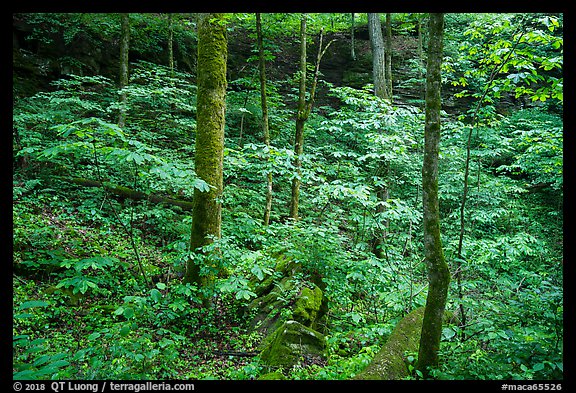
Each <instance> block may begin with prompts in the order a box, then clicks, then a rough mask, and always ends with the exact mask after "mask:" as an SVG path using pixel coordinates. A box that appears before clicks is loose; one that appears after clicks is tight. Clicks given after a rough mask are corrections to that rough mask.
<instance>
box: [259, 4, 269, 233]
mask: <svg viewBox="0 0 576 393" xmlns="http://www.w3.org/2000/svg"><path fill="white" fill-rule="evenodd" d="M256 36H257V41H258V68H259V69H260V103H261V106H262V133H263V136H264V143H265V144H266V146H268V148H270V131H269V128H268V104H267V100H266V62H265V60H264V43H263V42H262V20H261V17H260V13H258V12H257V13H256ZM268 156H270V150H268ZM271 212H272V172H271V171H270V172H268V174H267V175H266V206H265V208H264V225H268V224H269V223H270V213H271Z"/></svg>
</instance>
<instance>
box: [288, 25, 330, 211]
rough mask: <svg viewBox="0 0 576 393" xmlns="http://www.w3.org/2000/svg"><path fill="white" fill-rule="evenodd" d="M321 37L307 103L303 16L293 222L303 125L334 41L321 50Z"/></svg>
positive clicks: (297, 194) (300, 165) (322, 35)
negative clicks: (328, 51)
mask: <svg viewBox="0 0 576 393" xmlns="http://www.w3.org/2000/svg"><path fill="white" fill-rule="evenodd" d="M323 37H324V29H321V30H320V42H319V43H318V55H317V57H316V66H315V67H314V77H313V79H312V86H311V87H310V97H309V98H308V101H306V14H303V15H302V20H301V23H300V39H301V46H300V89H299V95H298V113H297V116H296V135H295V137H294V155H295V157H294V168H295V172H296V173H295V176H294V179H293V180H292V198H291V200H290V218H292V219H294V220H297V219H298V204H299V201H300V182H301V181H300V175H301V171H300V168H301V167H302V159H301V155H302V153H303V151H304V124H305V123H306V120H308V117H309V116H310V112H312V106H313V105H314V96H315V94H316V85H317V83H318V74H319V73H320V61H321V60H322V57H323V56H324V53H326V51H327V50H328V48H329V47H330V44H332V42H334V40H332V41H330V42H329V43H328V44H327V45H326V46H325V47H324V48H322V39H323Z"/></svg>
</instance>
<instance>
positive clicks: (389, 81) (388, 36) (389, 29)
mask: <svg viewBox="0 0 576 393" xmlns="http://www.w3.org/2000/svg"><path fill="white" fill-rule="evenodd" d="M385 55H386V56H385V59H386V95H387V96H388V99H389V100H390V102H392V97H393V94H392V15H391V14H390V13H387V14H386V47H385Z"/></svg>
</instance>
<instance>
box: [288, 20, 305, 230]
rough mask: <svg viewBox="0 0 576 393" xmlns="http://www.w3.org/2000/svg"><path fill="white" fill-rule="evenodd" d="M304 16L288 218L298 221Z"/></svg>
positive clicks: (303, 94) (302, 110) (303, 90)
mask: <svg viewBox="0 0 576 393" xmlns="http://www.w3.org/2000/svg"><path fill="white" fill-rule="evenodd" d="M306 118H307V116H306V14H303V15H302V18H301V20H300V88H299V89H298V113H297V114H296V134H295V136H294V155H295V156H294V169H295V174H294V179H292V198H291V200H290V218H292V219H294V220H297V219H298V204H299V200H300V175H301V171H300V168H301V166H302V161H301V155H302V152H303V151H304V123H305V122H306Z"/></svg>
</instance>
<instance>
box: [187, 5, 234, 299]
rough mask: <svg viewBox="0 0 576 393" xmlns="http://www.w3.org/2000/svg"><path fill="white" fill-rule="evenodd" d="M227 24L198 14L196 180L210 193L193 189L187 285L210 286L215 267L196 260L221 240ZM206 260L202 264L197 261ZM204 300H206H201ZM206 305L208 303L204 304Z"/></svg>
mask: <svg viewBox="0 0 576 393" xmlns="http://www.w3.org/2000/svg"><path fill="white" fill-rule="evenodd" d="M227 51H228V49H227V38H226V26H225V20H224V15H223V14H201V15H200V17H199V22H198V71H197V85H198V93H197V121H196V124H197V126H196V153H195V156H194V164H195V170H196V174H197V175H198V177H199V178H201V179H202V180H204V181H205V182H206V183H208V184H209V185H210V190H209V191H206V192H203V191H200V190H198V189H195V190H194V208H193V211H192V231H191V234H190V250H191V252H192V256H191V258H190V259H189V260H188V264H187V268H186V274H185V275H184V282H185V283H196V284H198V286H199V287H201V288H207V287H210V286H211V285H212V284H213V282H214V279H215V277H216V275H217V273H218V269H219V267H218V266H215V265H214V264H213V263H211V262H208V261H209V260H210V258H198V259H194V258H193V255H194V254H202V249H201V248H202V247H204V246H206V245H209V244H211V243H213V242H214V240H216V239H219V238H220V228H221V219H222V204H221V201H220V199H221V196H222V190H223V173H222V166H223V153H224V121H225V112H226V61H227ZM202 260H203V261H204V262H200V261H202ZM204 300H206V299H204ZM205 304H206V302H205Z"/></svg>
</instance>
